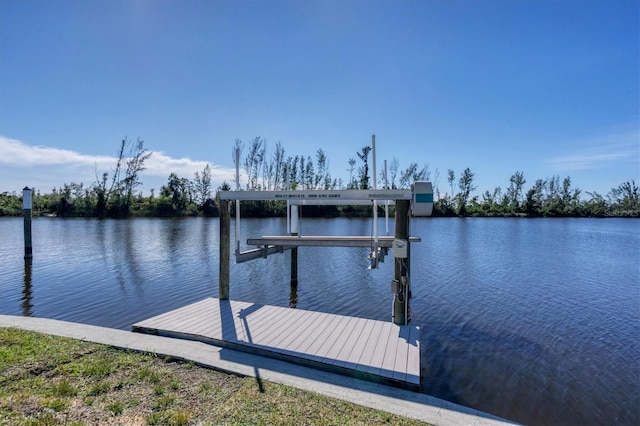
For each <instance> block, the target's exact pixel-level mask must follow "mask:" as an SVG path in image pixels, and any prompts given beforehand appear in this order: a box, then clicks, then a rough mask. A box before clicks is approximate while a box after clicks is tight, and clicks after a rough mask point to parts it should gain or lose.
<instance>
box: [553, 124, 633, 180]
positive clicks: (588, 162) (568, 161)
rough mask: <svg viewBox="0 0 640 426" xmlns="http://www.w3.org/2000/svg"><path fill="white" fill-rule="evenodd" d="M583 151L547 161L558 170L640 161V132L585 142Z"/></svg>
mask: <svg viewBox="0 0 640 426" xmlns="http://www.w3.org/2000/svg"><path fill="white" fill-rule="evenodd" d="M584 145H585V147H584V149H583V150H581V152H579V153H574V154H568V155H563V156H560V157H556V158H552V159H550V160H548V161H547V164H548V165H550V166H551V167H552V168H553V169H554V170H555V171H557V172H567V171H575V170H595V169H602V168H606V167H612V166H616V165H629V164H638V163H639V162H640V132H638V131H633V132H627V133H616V134H610V135H607V136H604V137H600V138H597V139H592V140H589V141H586V142H585V143H584Z"/></svg>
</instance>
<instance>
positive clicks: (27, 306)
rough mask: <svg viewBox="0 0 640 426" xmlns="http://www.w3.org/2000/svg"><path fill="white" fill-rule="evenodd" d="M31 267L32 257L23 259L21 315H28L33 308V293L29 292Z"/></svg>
mask: <svg viewBox="0 0 640 426" xmlns="http://www.w3.org/2000/svg"><path fill="white" fill-rule="evenodd" d="M31 267H32V259H25V260H24V287H23V288H22V305H21V306H22V315H23V316H25V317H30V316H31V315H32V312H31V309H33V303H32V302H31V299H32V298H33V294H32V292H31Z"/></svg>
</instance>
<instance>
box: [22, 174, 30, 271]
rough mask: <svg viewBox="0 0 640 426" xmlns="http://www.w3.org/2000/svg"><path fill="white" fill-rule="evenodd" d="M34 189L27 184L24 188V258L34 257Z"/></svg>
mask: <svg viewBox="0 0 640 426" xmlns="http://www.w3.org/2000/svg"><path fill="white" fill-rule="evenodd" d="M32 195H33V194H32V190H31V189H30V188H29V187H28V186H25V187H24V189H23V190H22V211H23V213H24V258H25V260H28V259H32V258H33V247H32V246H31V208H32V205H33V197H32Z"/></svg>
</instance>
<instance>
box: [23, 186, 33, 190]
mask: <svg viewBox="0 0 640 426" xmlns="http://www.w3.org/2000/svg"><path fill="white" fill-rule="evenodd" d="M22 190H23V191H31V188H29V187H28V186H25V187H24V188H22Z"/></svg>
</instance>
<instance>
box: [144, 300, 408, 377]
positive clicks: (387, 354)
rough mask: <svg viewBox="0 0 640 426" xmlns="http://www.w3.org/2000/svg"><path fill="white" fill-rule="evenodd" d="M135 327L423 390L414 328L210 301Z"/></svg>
mask: <svg viewBox="0 0 640 426" xmlns="http://www.w3.org/2000/svg"><path fill="white" fill-rule="evenodd" d="M132 329H133V331H136V332H142V333H149V334H159V335H165V336H171V337H180V338H185V339H192V340H201V341H205V342H207V343H212V344H216V345H219V346H223V347H225V346H226V347H230V348H233V349H238V350H244V351H248V352H252V353H257V354H260V355H263V356H269V357H274V358H279V359H284V360H286V361H291V362H297V363H301V364H304V365H309V366H313V367H317V368H322V369H326V370H329V371H335V372H339V373H343V374H349V375H353V376H356V377H361V378H365V379H368V380H373V381H378V382H385V383H389V384H393V385H396V386H400V387H405V388H411V389H417V388H419V386H420V343H419V334H420V329H419V327H417V326H412V325H407V326H398V325H395V324H393V323H391V322H385V321H376V320H371V319H365V318H355V317H349V316H344V315H335V314H327V313H322V312H315V311H306V310H302V309H291V308H281V307H277V306H269V305H259V304H255V303H249V302H238V301H229V300H219V299H215V298H208V299H205V300H202V301H199V302H196V303H193V304H191V305H188V306H184V307H182V308H179V309H176V310H174V311H171V312H167V313H164V314H161V315H158V316H156V317H153V318H149V319H146V320H144V321H141V322H139V323H136V324H134V325H133V327H132Z"/></svg>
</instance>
